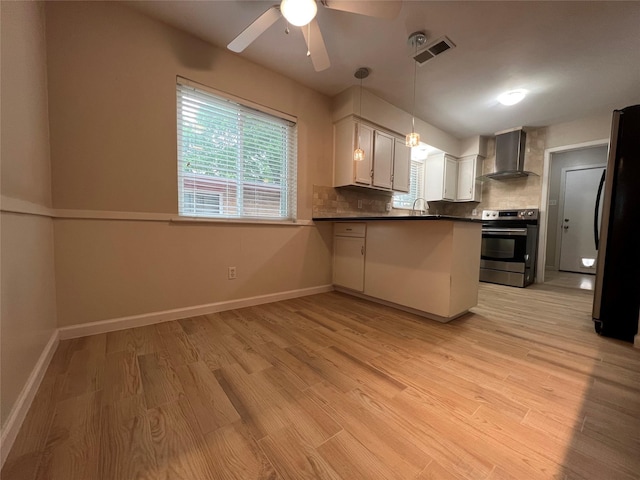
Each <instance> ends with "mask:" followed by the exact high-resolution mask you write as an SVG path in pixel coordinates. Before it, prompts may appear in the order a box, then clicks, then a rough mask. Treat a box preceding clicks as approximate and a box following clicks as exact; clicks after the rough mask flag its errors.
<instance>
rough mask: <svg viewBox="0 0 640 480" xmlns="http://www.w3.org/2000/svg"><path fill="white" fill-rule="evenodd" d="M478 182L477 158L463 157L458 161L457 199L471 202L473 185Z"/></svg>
mask: <svg viewBox="0 0 640 480" xmlns="http://www.w3.org/2000/svg"><path fill="white" fill-rule="evenodd" d="M475 183H476V169H475V159H473V158H463V159H461V160H459V161H458V190H457V193H456V200H457V201H459V202H470V201H471V200H473V187H474V185H475Z"/></svg>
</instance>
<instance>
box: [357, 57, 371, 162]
mask: <svg viewBox="0 0 640 480" xmlns="http://www.w3.org/2000/svg"><path fill="white" fill-rule="evenodd" d="M353 76H354V77H356V78H357V79H358V80H360V114H359V116H360V117H362V79H364V78H367V77H368V76H369V69H368V68H367V67H360V68H359V69H358V70H356V73H354V74H353ZM353 160H354V161H356V162H361V161H363V160H364V150H363V149H362V147H361V146H360V129H359V128H358V145H357V146H356V149H355V150H354V151H353Z"/></svg>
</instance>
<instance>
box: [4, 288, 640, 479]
mask: <svg viewBox="0 0 640 480" xmlns="http://www.w3.org/2000/svg"><path fill="white" fill-rule="evenodd" d="M590 305H591V295H589V294H587V293H583V292H580V291H579V290H568V289H562V291H559V292H558V291H553V290H552V289H550V288H548V287H545V286H532V287H529V288H527V289H518V288H510V287H504V286H499V285H491V284H482V285H481V290H480V304H479V306H478V307H476V308H474V309H473V314H470V315H468V316H466V317H464V318H461V319H458V320H456V321H454V322H452V323H450V324H447V325H443V324H439V323H435V322H431V321H428V320H424V319H420V318H418V317H415V316H412V315H409V314H405V313H402V312H398V311H395V310H393V309H390V308H386V307H381V306H378V305H374V304H371V303H367V302H365V301H362V300H358V299H354V298H351V297H349V296H346V295H343V294H339V293H327V294H322V295H316V296H312V297H306V298H302V299H296V300H289V301H284V302H279V303H275V304H270V305H264V306H260V307H252V308H246V309H241V310H235V311H229V312H225V313H220V314H214V315H207V316H203V317H197V318H190V319H187V320H182V321H178V322H170V323H164V324H161V325H156V326H150V327H144V328H136V329H132V330H126V331H121V332H115V333H110V334H106V335H96V336H92V337H86V338H82V339H76V340H71V341H65V342H62V343H61V344H60V346H59V348H58V350H57V352H56V354H55V357H54V359H53V362H52V364H51V366H50V368H49V370H48V372H47V374H46V377H45V379H44V381H43V383H42V386H41V388H40V390H39V393H38V395H37V397H36V399H35V402H34V404H33V406H32V408H31V410H30V412H29V414H28V417H27V419H26V421H25V423H24V425H23V428H22V430H21V432H20V435H19V437H18V439H17V441H16V443H15V445H14V448H13V450H12V452H11V453H10V456H9V459H8V461H7V463H6V464H5V467H4V469H3V470H2V478H3V480H4V479H6V480H27V479H28V480H32V479H56V480H75V479H78V480H79V479H82V480H88V479H89V480H90V479H117V480H128V479H190V480H200V479H203V480H205V479H240V480H245V479H295V480H298V479H314V478H330V479H348V480H353V479H367V480H372V479H402V480H406V479H413V478H415V479H421V480H424V479H474V480H477V479H519V480H523V479H527V480H530V479H553V478H559V479H563V478H566V479H598V480H608V479H628V480H630V479H634V478H635V479H637V478H639V477H638V475H639V472H640V454H639V452H640V434H639V432H640V350H637V349H634V348H633V347H632V346H631V345H630V344H625V343H621V342H618V341H615V340H610V339H604V338H600V337H598V336H596V335H595V334H594V332H593V326H592V323H591V319H590V311H591V310H590V309H591V307H590Z"/></svg>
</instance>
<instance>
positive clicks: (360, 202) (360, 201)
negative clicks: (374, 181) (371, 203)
mask: <svg viewBox="0 0 640 480" xmlns="http://www.w3.org/2000/svg"><path fill="white" fill-rule="evenodd" d="M358 208H362V200H358Z"/></svg>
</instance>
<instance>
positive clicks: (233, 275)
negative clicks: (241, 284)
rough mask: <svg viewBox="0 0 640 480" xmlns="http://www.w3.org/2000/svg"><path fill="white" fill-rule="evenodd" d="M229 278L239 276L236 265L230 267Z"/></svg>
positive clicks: (233, 278)
mask: <svg viewBox="0 0 640 480" xmlns="http://www.w3.org/2000/svg"><path fill="white" fill-rule="evenodd" d="M228 273H229V280H235V279H236V278H237V274H236V267H229V270H228Z"/></svg>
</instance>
